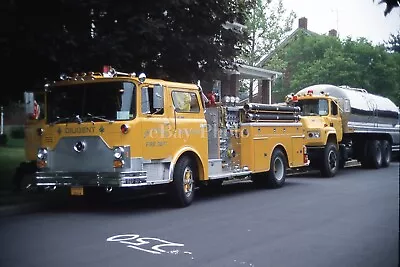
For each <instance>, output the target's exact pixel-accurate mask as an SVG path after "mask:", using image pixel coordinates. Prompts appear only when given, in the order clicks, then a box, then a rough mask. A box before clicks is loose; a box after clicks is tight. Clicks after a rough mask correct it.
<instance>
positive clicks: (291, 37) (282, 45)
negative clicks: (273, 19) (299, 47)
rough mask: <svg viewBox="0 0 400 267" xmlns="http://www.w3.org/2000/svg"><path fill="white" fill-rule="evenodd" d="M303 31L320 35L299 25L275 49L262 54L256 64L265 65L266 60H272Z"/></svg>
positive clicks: (258, 65) (312, 34)
mask: <svg viewBox="0 0 400 267" xmlns="http://www.w3.org/2000/svg"><path fill="white" fill-rule="evenodd" d="M301 33H303V34H305V35H308V36H315V35H319V34H318V33H316V32H313V31H310V30H307V29H304V28H301V27H299V28H297V29H296V30H294V31H293V32H292V33H291V34H290V35H289V36H288V37H286V38H285V39H284V40H283V41H282V42H280V43H279V44H278V45H277V47H276V48H275V49H274V50H272V51H271V52H270V53H268V54H266V55H264V56H262V57H261V58H260V60H259V61H258V62H257V63H256V66H257V67H262V65H264V63H265V62H267V61H268V60H270V59H271V58H272V57H273V56H274V55H275V54H276V53H277V52H278V51H279V50H281V49H283V48H285V47H286V46H287V45H288V44H290V42H292V41H294V40H295V38H296V37H297V36H298V35H299V34H301Z"/></svg>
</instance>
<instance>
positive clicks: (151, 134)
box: [140, 84, 172, 159]
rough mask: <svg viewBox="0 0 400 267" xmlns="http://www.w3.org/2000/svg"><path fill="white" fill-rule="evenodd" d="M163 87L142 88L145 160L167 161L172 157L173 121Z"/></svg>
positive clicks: (147, 86)
mask: <svg viewBox="0 0 400 267" xmlns="http://www.w3.org/2000/svg"><path fill="white" fill-rule="evenodd" d="M164 99H165V88H164V87H163V86H162V85H159V84H157V85H144V86H142V87H141V108H140V109H141V110H140V112H141V114H140V116H141V121H142V130H141V131H142V137H143V139H142V142H143V143H142V149H143V158H144V159H166V158H168V157H170V156H171V148H170V147H171V140H170V135H171V127H172V126H171V121H170V119H169V118H168V114H167V112H166V109H167V107H166V106H165V103H164Z"/></svg>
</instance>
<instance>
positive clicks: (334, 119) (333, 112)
mask: <svg viewBox="0 0 400 267" xmlns="http://www.w3.org/2000/svg"><path fill="white" fill-rule="evenodd" d="M329 117H330V124H331V125H330V126H331V127H333V128H335V130H336V137H337V141H338V142H340V141H342V139H343V128H342V118H341V117H340V114H339V107H338V105H337V104H336V103H335V101H332V100H330V116H329Z"/></svg>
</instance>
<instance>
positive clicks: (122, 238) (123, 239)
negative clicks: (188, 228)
mask: <svg viewBox="0 0 400 267" xmlns="http://www.w3.org/2000/svg"><path fill="white" fill-rule="evenodd" d="M107 241H109V242H119V243H121V244H125V245H127V247H128V248H133V249H136V250H140V251H144V252H148V253H151V254H161V253H170V252H171V251H165V250H164V249H161V247H183V246H184V244H180V243H175V242H170V241H167V240H163V239H160V238H153V237H139V235H137V234H124V235H115V236H111V237H109V238H107ZM154 243H156V244H155V245H153V244H154ZM157 243H158V244H157ZM149 244H150V245H152V246H151V249H147V248H143V246H146V245H149ZM173 251H175V252H176V251H177V250H173ZM184 253H185V254H188V253H190V254H191V252H184ZM175 254H176V253H175Z"/></svg>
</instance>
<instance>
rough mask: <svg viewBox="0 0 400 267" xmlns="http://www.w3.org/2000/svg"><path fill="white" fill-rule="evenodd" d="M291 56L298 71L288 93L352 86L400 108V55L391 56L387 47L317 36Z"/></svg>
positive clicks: (305, 40)
mask: <svg viewBox="0 0 400 267" xmlns="http://www.w3.org/2000/svg"><path fill="white" fill-rule="evenodd" d="M287 56H288V60H289V61H291V63H292V66H294V68H293V75H292V80H291V83H290V88H287V89H289V90H286V93H289V92H296V91H298V90H299V89H301V88H304V87H306V86H309V85H312V84H321V83H328V84H334V85H349V86H352V87H358V88H364V89H366V90H367V91H369V92H371V93H375V94H379V95H383V96H386V97H389V98H391V99H392V100H393V101H394V102H395V103H396V104H397V105H399V104H400V99H399V94H398V92H399V91H400V64H399V63H400V54H397V53H394V54H393V53H388V52H387V51H386V49H385V47H384V46H381V45H380V46H374V45H372V44H371V42H369V41H368V40H366V39H364V38H359V39H356V40H353V39H351V38H348V39H346V40H343V41H342V40H339V39H338V38H334V37H330V36H314V37H305V38H302V39H299V40H298V41H297V42H296V43H294V44H293V45H292V46H290V48H289V51H288V52H287Z"/></svg>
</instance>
